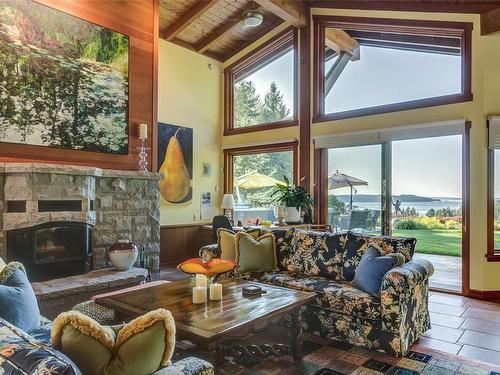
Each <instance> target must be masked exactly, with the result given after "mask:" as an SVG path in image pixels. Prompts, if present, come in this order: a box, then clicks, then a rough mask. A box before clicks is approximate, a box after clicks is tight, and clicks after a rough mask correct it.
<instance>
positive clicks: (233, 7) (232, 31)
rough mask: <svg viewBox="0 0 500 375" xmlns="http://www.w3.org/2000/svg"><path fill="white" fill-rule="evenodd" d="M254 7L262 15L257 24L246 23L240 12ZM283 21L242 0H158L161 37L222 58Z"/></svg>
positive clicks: (222, 59)
mask: <svg viewBox="0 0 500 375" xmlns="http://www.w3.org/2000/svg"><path fill="white" fill-rule="evenodd" d="M253 7H255V8H258V9H259V10H260V11H261V12H262V14H263V15H264V22H263V23H262V25H260V26H257V27H245V26H244V25H243V23H242V22H241V19H242V15H243V12H245V11H246V10H248V9H252V8H253ZM282 22H283V20H282V19H280V18H279V17H278V16H276V15H275V14H273V13H271V12H270V11H268V10H266V9H264V8H263V7H261V6H259V5H258V4H257V3H255V5H253V4H252V3H250V2H248V1H245V0H201V1H200V0H160V37H161V38H163V39H166V40H170V41H171V42H173V43H176V44H179V45H181V46H184V47H187V48H189V49H192V50H194V51H197V52H200V53H203V54H205V55H207V56H210V57H213V58H215V59H217V60H219V61H225V60H227V59H228V58H229V57H231V56H233V55H234V54H236V53H237V52H238V51H240V50H242V49H244V48H245V47H246V46H248V45H249V44H251V43H252V42H254V41H255V40H257V39H259V38H260V37H262V36H263V35H264V34H266V33H268V32H269V31H271V30H272V29H274V28H275V27H277V26H278V25H279V24H281V23H282Z"/></svg>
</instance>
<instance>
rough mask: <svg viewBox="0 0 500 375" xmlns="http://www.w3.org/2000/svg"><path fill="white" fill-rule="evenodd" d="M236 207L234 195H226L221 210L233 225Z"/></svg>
mask: <svg viewBox="0 0 500 375" xmlns="http://www.w3.org/2000/svg"><path fill="white" fill-rule="evenodd" d="M234 207H235V203H234V196H233V194H224V197H223V198H222V204H221V205H220V208H222V209H223V210H224V215H226V216H227V218H228V219H229V221H230V222H231V223H232V222H233V215H232V210H234Z"/></svg>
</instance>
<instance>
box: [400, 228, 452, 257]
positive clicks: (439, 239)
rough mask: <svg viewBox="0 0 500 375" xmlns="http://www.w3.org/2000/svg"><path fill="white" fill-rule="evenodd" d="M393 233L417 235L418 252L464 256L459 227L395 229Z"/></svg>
mask: <svg viewBox="0 0 500 375" xmlns="http://www.w3.org/2000/svg"><path fill="white" fill-rule="evenodd" d="M392 234H393V236H401V237H415V238H416V239H417V248H416V252H417V253H424V254H436V255H451V256H456V257H459V256H462V231H461V230H459V229H442V230H405V229H394V230H393V231H392Z"/></svg>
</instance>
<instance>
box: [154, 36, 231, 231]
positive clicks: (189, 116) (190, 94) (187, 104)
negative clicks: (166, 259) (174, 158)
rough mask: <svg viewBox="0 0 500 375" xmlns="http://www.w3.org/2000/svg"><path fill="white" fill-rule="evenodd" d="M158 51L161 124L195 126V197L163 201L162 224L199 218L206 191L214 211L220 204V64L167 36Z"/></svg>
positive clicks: (181, 222)
mask: <svg viewBox="0 0 500 375" xmlns="http://www.w3.org/2000/svg"><path fill="white" fill-rule="evenodd" d="M158 54H159V63H158V122H163V123H168V124H173V125H180V126H186V127H189V128H193V180H192V187H193V199H192V201H191V202H189V203H183V204H170V203H168V202H166V201H165V200H163V199H161V211H160V212H161V224H162V225H167V224H187V223H194V222H199V221H200V195H201V192H205V191H210V192H212V202H213V205H214V208H213V212H214V213H215V212H216V208H215V207H218V206H219V203H220V194H219V192H220V190H221V189H219V187H220V181H221V164H220V150H221V128H220V108H221V106H220V103H221V98H222V91H221V89H222V73H221V65H220V63H219V62H217V61H215V60H212V59H210V58H208V57H205V56H202V55H200V54H197V53H194V52H192V51H189V50H187V49H185V48H182V47H179V46H177V45H175V44H172V43H169V42H166V41H163V40H160V45H159V53H158ZM209 64H211V68H212V70H210V69H209ZM204 162H208V163H211V164H212V176H211V177H203V175H202V174H203V173H202V172H203V163H204ZM216 189H217V191H216Z"/></svg>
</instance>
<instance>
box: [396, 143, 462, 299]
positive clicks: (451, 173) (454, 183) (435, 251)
mask: <svg viewBox="0 0 500 375" xmlns="http://www.w3.org/2000/svg"><path fill="white" fill-rule="evenodd" d="M391 222H392V234H393V235H396V236H402V237H415V238H416V239H417V248H416V254H415V257H416V258H423V259H427V260H428V261H430V262H431V263H432V264H433V265H434V269H435V272H434V275H433V276H432V277H431V280H430V285H431V287H434V288H438V289H446V290H452V291H457V292H460V291H461V290H462V278H461V275H462V259H461V257H462V136H461V135H452V136H444V137H435V138H419V139H409V140H402V141H394V142H392V221H391Z"/></svg>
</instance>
